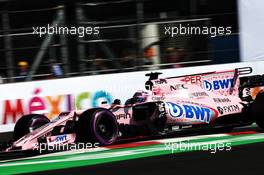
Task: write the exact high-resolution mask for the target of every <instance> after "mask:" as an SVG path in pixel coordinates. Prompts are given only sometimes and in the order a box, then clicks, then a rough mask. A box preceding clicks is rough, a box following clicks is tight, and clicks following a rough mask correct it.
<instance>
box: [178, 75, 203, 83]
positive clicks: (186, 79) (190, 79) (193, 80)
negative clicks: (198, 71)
mask: <svg viewBox="0 0 264 175" xmlns="http://www.w3.org/2000/svg"><path fill="white" fill-rule="evenodd" d="M201 79H202V77H201V76H200V75H196V76H187V77H184V78H183V79H181V81H183V82H185V83H186V84H197V83H201Z"/></svg>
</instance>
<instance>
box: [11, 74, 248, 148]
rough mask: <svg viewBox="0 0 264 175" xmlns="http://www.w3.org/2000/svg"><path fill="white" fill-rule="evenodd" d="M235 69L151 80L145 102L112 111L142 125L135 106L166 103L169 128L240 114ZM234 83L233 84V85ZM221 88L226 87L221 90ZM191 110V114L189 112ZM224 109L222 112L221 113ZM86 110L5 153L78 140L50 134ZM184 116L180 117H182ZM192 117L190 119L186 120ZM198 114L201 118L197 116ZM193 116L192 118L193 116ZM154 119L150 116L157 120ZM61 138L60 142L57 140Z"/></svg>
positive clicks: (119, 118)
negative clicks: (42, 142) (41, 141)
mask: <svg viewBox="0 0 264 175" xmlns="http://www.w3.org/2000/svg"><path fill="white" fill-rule="evenodd" d="M237 76H238V74H237V72H236V71H235V70H230V71H224V72H212V73H205V74H197V75H190V76H188V75H187V76H181V77H172V78H165V79H162V78H160V79H156V80H152V81H151V82H152V83H153V88H152V90H151V91H148V92H144V93H142V98H144V101H143V102H140V103H134V104H129V105H119V104H112V105H110V106H109V105H106V106H104V108H107V109H109V110H110V111H111V112H112V113H113V114H114V115H115V116H116V119H117V121H118V123H119V124H129V125H130V124H131V125H132V124H133V125H137V124H138V125H140V124H141V122H136V121H134V120H133V117H132V115H133V114H132V113H133V111H132V107H133V106H135V105H138V104H144V103H148V102H158V101H159V102H160V101H161V102H163V103H164V106H163V107H164V108H165V112H166V118H167V120H166V122H167V124H170V125H195V124H203V123H210V122H213V121H214V120H215V119H216V118H218V117H221V116H224V115H229V114H234V113H241V112H242V109H243V105H242V104H243V101H242V100H241V99H240V98H239V95H238V87H239V84H240V82H239V78H237ZM231 84H232V85H231ZM220 86H222V87H224V88H219V87H220ZM187 109H188V110H189V113H188V112H187V111H188V110H187ZM219 109H222V112H219ZM82 112H83V111H78V112H76V111H72V112H70V113H69V114H68V115H65V116H61V117H60V118H59V119H58V120H55V121H52V122H51V123H49V124H47V125H44V126H42V127H40V128H38V129H36V130H34V131H33V132H31V133H29V134H27V135H25V136H24V137H22V138H21V139H19V140H18V141H16V142H14V143H13V145H12V146H11V147H10V148H8V149H7V150H6V151H10V150H12V149H13V148H16V147H19V148H21V149H22V150H31V149H38V138H40V137H43V136H44V137H45V138H46V139H47V144H48V145H56V144H58V143H60V144H61V143H62V144H69V143H73V142H74V141H75V138H76V135H75V134H63V135H60V136H49V134H50V131H51V130H52V129H53V128H54V127H55V126H58V125H65V123H66V122H67V121H68V120H73V119H74V117H75V116H76V115H77V116H79V115H80V114H81V113H82ZM180 114H181V115H180ZM188 115H189V117H187V116H188ZM198 115H199V116H198ZM190 116H193V117H190ZM154 117H155V116H150V118H154ZM58 138H60V139H58Z"/></svg>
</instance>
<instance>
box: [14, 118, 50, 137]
mask: <svg viewBox="0 0 264 175" xmlns="http://www.w3.org/2000/svg"><path fill="white" fill-rule="evenodd" d="M49 122H50V120H49V119H48V118H47V117H46V116H44V115H40V114H28V115H24V116H22V117H21V118H20V119H19V120H18V121H17V122H16V125H15V129H14V140H18V139H20V138H21V137H23V136H24V135H26V134H28V133H30V132H31V131H32V130H35V129H37V128H39V127H41V126H43V125H45V124H47V123H49Z"/></svg>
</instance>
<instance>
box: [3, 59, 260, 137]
mask: <svg viewBox="0 0 264 175" xmlns="http://www.w3.org/2000/svg"><path fill="white" fill-rule="evenodd" d="M248 66H250V67H252V68H253V72H252V74H251V75H257V74H264V61H258V62H244V63H233V64H222V65H210V66H197V67H188V68H177V69H162V70H155V71H154V70H152V72H162V73H163V74H162V75H161V76H160V77H164V78H165V77H172V76H178V75H186V74H195V73H205V72H211V71H223V70H231V69H234V68H239V67H248ZM149 72H151V71H140V72H130V73H117V74H107V75H93V76H84V77H76V78H64V79H56V80H43V81H33V82H22V83H11V84H1V85H0V132H9V131H12V130H13V128H14V123H15V122H16V121H17V120H18V119H19V117H21V116H22V115H23V114H29V113H45V114H46V115H47V116H48V117H49V118H50V119H52V118H54V117H56V116H57V115H58V114H59V113H60V112H64V111H71V110H81V109H87V108H91V107H96V106H98V105H100V104H101V102H102V101H107V102H108V103H112V102H113V100H114V99H115V98H118V99H121V102H122V103H124V102H125V100H126V99H128V98H130V97H131V96H133V94H134V92H135V91H137V90H144V89H145V82H146V81H147V79H148V78H147V77H145V74H146V73H149Z"/></svg>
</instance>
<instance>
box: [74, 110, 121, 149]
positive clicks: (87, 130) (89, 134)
mask: <svg viewBox="0 0 264 175" xmlns="http://www.w3.org/2000/svg"><path fill="white" fill-rule="evenodd" d="M118 133H119V129H118V123H117V121H116V118H115V116H114V114H113V113H112V112H110V111H109V110H107V109H103V108H95V109H90V110H87V111H85V112H83V113H82V114H81V116H80V118H79V121H78V125H77V131H76V134H77V141H78V142H91V143H99V144H100V145H110V144H112V143H114V142H115V141H116V140H117V137H118Z"/></svg>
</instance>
